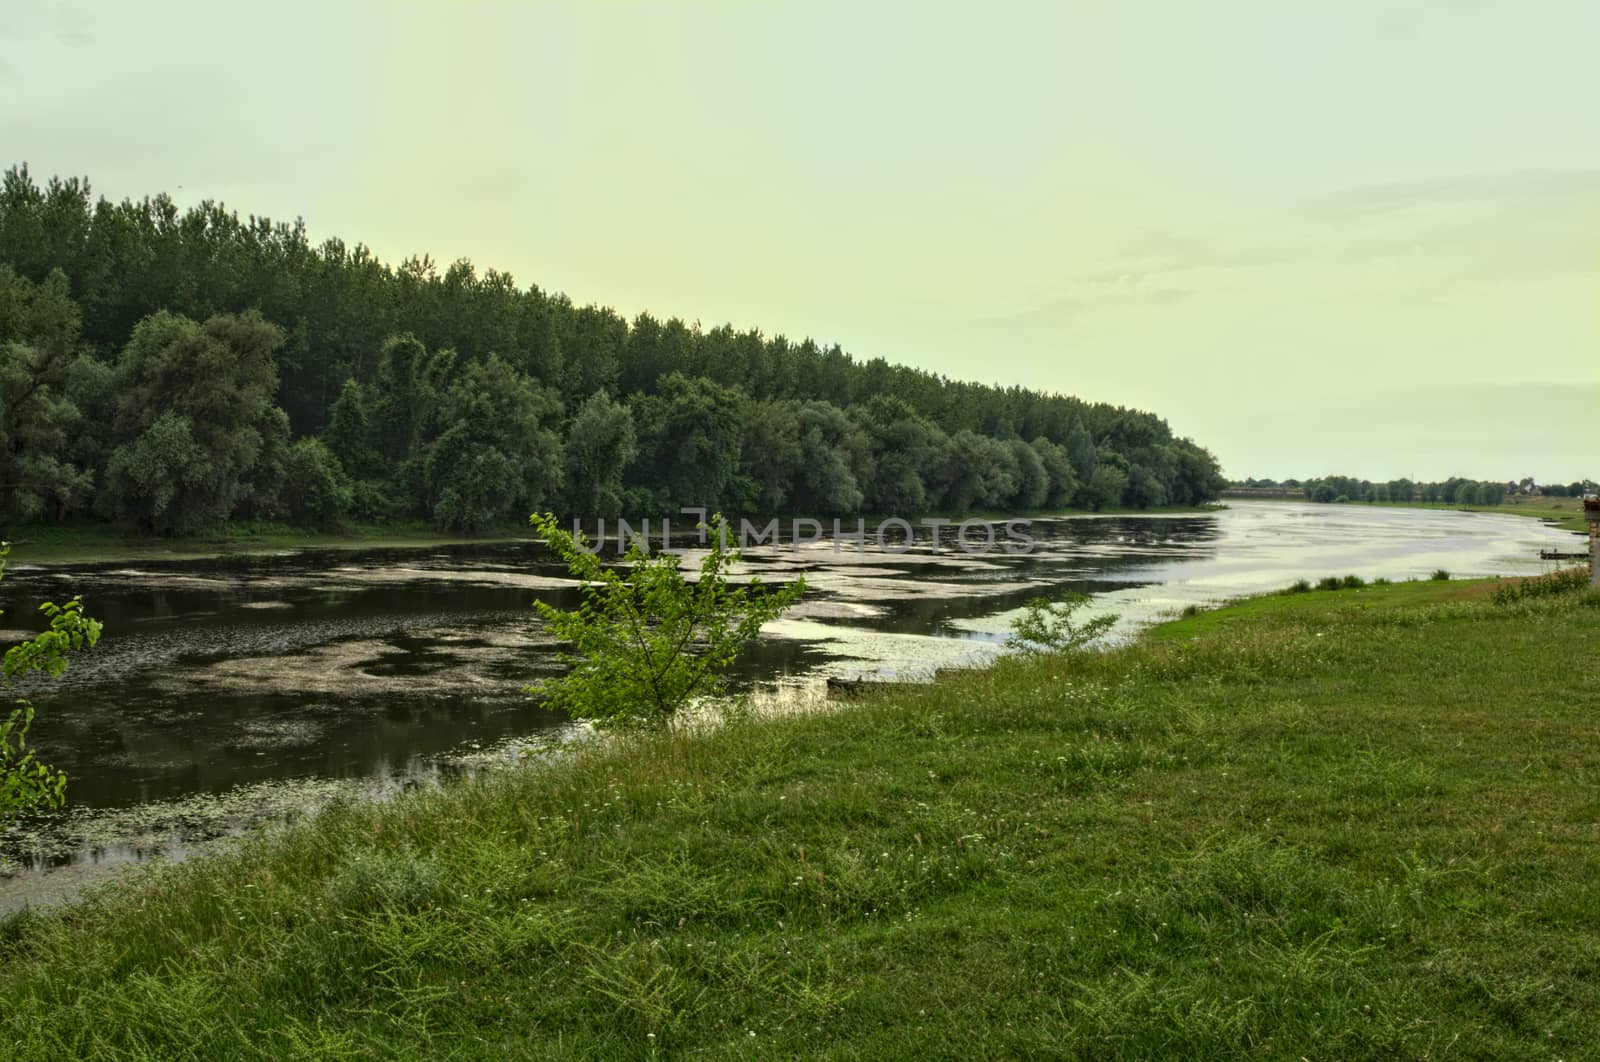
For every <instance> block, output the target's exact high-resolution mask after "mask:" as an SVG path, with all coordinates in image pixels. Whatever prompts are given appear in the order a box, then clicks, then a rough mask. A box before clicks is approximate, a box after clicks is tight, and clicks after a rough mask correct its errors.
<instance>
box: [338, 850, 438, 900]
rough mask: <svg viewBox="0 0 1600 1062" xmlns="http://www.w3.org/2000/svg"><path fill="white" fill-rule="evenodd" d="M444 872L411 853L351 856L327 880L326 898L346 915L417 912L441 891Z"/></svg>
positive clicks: (379, 853) (432, 862)
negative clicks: (335, 874)
mask: <svg viewBox="0 0 1600 1062" xmlns="http://www.w3.org/2000/svg"><path fill="white" fill-rule="evenodd" d="M443 890H444V872H443V870H441V869H440V867H439V864H437V863H435V862H434V861H433V860H431V859H427V858H425V857H422V856H418V855H415V854H414V853H412V852H366V853H362V854H361V855H357V856H355V857H354V858H352V859H351V860H350V861H349V862H348V863H346V864H345V865H344V866H343V867H341V868H340V870H339V873H338V875H337V876H336V877H335V878H334V879H333V880H332V881H330V882H329V883H328V901H329V903H331V904H332V905H333V906H334V907H336V908H338V909H339V910H341V911H345V912H347V913H349V914H365V913H369V912H372V911H379V910H388V911H409V912H415V911H420V910H422V909H423V908H425V907H429V906H432V905H433V904H434V903H435V902H436V901H437V900H438V899H439V898H440V897H441V895H442V894H443Z"/></svg>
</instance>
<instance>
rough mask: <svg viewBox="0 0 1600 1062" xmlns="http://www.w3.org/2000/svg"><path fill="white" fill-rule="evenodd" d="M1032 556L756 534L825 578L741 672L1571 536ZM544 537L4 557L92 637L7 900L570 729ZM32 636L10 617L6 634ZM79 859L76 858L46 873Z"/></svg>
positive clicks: (1419, 524)
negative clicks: (52, 802)
mask: <svg viewBox="0 0 1600 1062" xmlns="http://www.w3.org/2000/svg"><path fill="white" fill-rule="evenodd" d="M1029 531H1030V533H1031V534H1032V535H1033V536H1034V538H1035V539H1036V540H1037V542H1036V545H1035V548H1034V550H1033V552H1032V553H1030V554H1028V555H1026V556H1016V555H1010V554H1006V553H1004V552H1000V551H996V552H993V553H989V554H987V555H983V556H972V555H968V554H965V553H962V552H960V551H958V550H956V549H954V548H951V545H950V538H951V536H950V534H949V532H948V531H947V532H946V533H945V536H944V538H945V543H946V544H945V548H944V549H942V550H941V551H939V552H935V551H934V550H933V548H932V544H931V543H930V542H929V541H927V539H926V537H924V538H923V539H921V540H920V541H919V542H918V543H917V545H916V547H915V548H914V549H913V550H912V551H911V552H908V553H903V554H889V553H885V552H881V551H878V550H877V549H875V548H874V547H873V546H872V544H871V543H872V540H871V536H870V535H869V536H868V545H867V548H866V549H865V550H864V551H858V549H857V547H856V545H855V544H854V543H846V544H843V545H842V546H841V547H840V548H839V549H838V550H837V551H836V550H835V549H834V547H833V545H832V544H830V543H827V542H823V543H819V544H815V545H812V546H809V547H807V548H803V549H801V550H798V551H795V550H791V549H788V548H783V549H779V550H771V549H769V548H765V547H761V548H757V549H755V550H752V551H751V552H750V553H749V554H748V562H747V564H746V565H745V568H746V570H747V571H750V572H754V573H756V574H760V575H761V576H762V577H763V578H764V579H767V580H769V581H772V580H784V579H789V578H793V577H794V576H795V575H798V574H804V575H805V577H806V579H807V582H808V583H809V585H810V587H811V589H810V590H809V592H808V593H807V595H806V597H805V599H804V600H803V601H802V602H801V603H800V605H799V606H797V607H796V608H795V609H794V610H793V611H792V612H791V613H789V614H788V615H786V616H785V617H784V618H783V619H782V620H780V621H778V622H776V623H774V624H772V625H770V626H769V627H768V628H767V629H766V630H765V631H764V632H763V638H762V640H761V641H760V642H759V643H758V644H757V645H755V646H753V647H752V648H751V649H750V650H749V651H748V652H747V653H746V654H745V655H744V656H743V657H742V658H741V660H740V662H739V679H740V682H741V683H742V684H744V685H745V686H746V687H747V688H753V689H758V690H763V691H766V692H765V694H764V695H765V696H768V697H771V696H773V693H772V692H771V691H773V690H774V689H778V690H782V691H784V695H785V696H788V697H790V698H801V699H804V698H807V697H814V696H817V691H818V690H819V688H820V686H821V685H822V683H823V680H824V679H825V678H827V677H829V676H838V677H871V678H887V679H914V678H918V677H925V676H927V675H931V674H932V672H933V671H934V670H936V669H937V668H940V667H946V666H952V665H968V664H976V663H982V662H983V661H984V660H985V659H987V658H989V657H991V656H992V655H993V654H994V653H995V652H997V651H998V650H999V648H1000V645H1001V643H1002V642H1003V641H1004V637H1005V632H1006V630H1007V628H1008V627H1009V625H1010V622H1011V620H1012V619H1013V618H1014V617H1015V615H1016V612H1017V610H1018V609H1019V608H1020V606H1021V605H1022V603H1023V602H1024V601H1026V600H1027V599H1029V598H1031V597H1033V596H1036V595H1038V594H1041V593H1053V592H1059V591H1065V590H1073V591H1079V592H1083V593H1088V594H1091V595H1092V596H1093V598H1094V607H1095V608H1096V609H1101V610H1106V611H1110V612H1114V613H1116V614H1117V615H1118V616H1120V617H1121V620H1120V622H1119V626H1118V630H1119V631H1120V632H1122V633H1124V634H1126V633H1128V632H1130V631H1132V630H1134V629H1136V628H1137V627H1138V626H1140V625H1143V624H1146V623H1149V622H1151V621H1152V620H1155V619H1159V618H1161V617H1162V616H1166V615H1170V614H1173V613H1175V612H1177V611H1179V610H1181V609H1182V608H1183V607H1184V606H1186V605H1189V604H1194V603H1200V604H1203V603H1210V602H1217V601H1221V600H1225V599H1227V598H1231V597H1236V596H1239V595H1242V594H1247V593H1252V592H1258V591H1262V590H1268V589H1274V588H1277V587H1281V586H1284V585H1287V584H1288V583H1291V582H1293V581H1294V580H1295V579H1299V578H1307V579H1312V580H1315V579H1317V578H1319V577H1321V576H1324V575H1344V574H1347V573H1354V574H1358V575H1361V576H1364V577H1366V578H1369V579H1370V578H1374V577H1378V576H1387V577H1389V578H1394V579H1404V578H1411V577H1417V576H1426V575H1427V574H1429V573H1430V572H1432V571H1434V570H1435V569H1437V568H1444V569H1446V570H1448V571H1450V572H1451V573H1453V574H1454V575H1456V576H1458V577H1464V576H1476V575H1494V574H1536V573H1538V572H1540V571H1542V570H1545V569H1547V568H1549V567H1551V566H1552V565H1550V564H1548V563H1544V562H1540V561H1539V560H1538V551H1539V549H1540V548H1541V547H1543V548H1551V547H1557V548H1571V545H1570V544H1571V543H1572V542H1573V541H1574V540H1573V538H1572V536H1571V535H1569V534H1567V533H1564V532H1559V531H1555V530H1553V529H1550V528H1548V527H1546V526H1544V525H1542V524H1540V523H1537V522H1535V521H1532V520H1529V519H1527V518H1525V517H1517V516H1509V515H1498V514H1482V513H1460V512H1446V511H1431V510H1407V509H1388V508H1364V507H1357V506H1349V507H1347V506H1338V507H1334V506H1326V505H1309V504H1297V503H1289V502H1235V503H1233V504H1232V506H1231V507H1230V508H1228V509H1225V510H1221V511H1218V512H1215V513H1207V514H1200V515H1183V516H1150V517H1122V516H1116V517H1077V518H1066V519H1054V520H1047V521H1046V520H1037V521H1034V522H1033V524H1032V526H1031V527H1030V529H1029ZM564 575H565V572H564V569H563V568H562V567H561V566H560V565H559V564H558V563H555V562H554V561H553V559H552V558H551V556H550V555H549V554H548V553H547V552H545V551H543V550H542V549H541V548H540V547H538V546H537V545H535V544H534V543H532V542H527V543H499V544H492V545H491V544H482V545H464V546H450V547H431V548H424V549H411V548H408V549H401V548H394V549H366V550H350V549H336V550H300V551H294V552H286V553H281V554H274V555H260V554H238V555H230V556H223V557H217V558H211V559H206V560H181V561H178V560H175V561H155V560H143V561H140V562H138V563H136V564H128V563H107V564H72V565H64V566H50V567H34V568H30V567H28V566H27V565H25V564H18V565H15V566H13V567H12V569H11V570H10V572H9V573H8V575H7V578H6V580H5V582H4V583H3V584H0V607H3V608H4V609H5V612H6V616H5V617H4V620H3V622H4V623H6V624H7V625H16V626H21V625H22V624H23V623H25V622H27V620H26V618H27V617H31V616H32V614H33V610H34V608H35V606H36V605H37V603H38V602H39V601H41V600H48V599H58V600H59V599H63V598H66V597H69V596H71V595H72V594H82V595H83V597H84V599H85V602H86V605H87V608H88V611H89V612H90V613H91V614H92V615H94V616H95V617H97V618H99V619H100V620H102V621H103V622H104V623H105V628H106V634H105V637H104V639H103V640H102V642H101V643H100V645H99V647H97V648H96V649H95V650H94V651H93V652H92V653H90V654H87V655H84V656H81V657H79V658H77V659H76V660H75V661H74V663H73V665H72V668H71V670H70V671H69V672H68V673H67V674H66V675H65V676H63V677H62V679H61V680H59V681H58V682H56V683H54V684H52V685H51V686H50V687H48V688H41V689H39V690H38V691H37V694H36V698H35V699H36V701H37V703H38V706H39V709H40V713H39V720H38V722H37V723H36V724H35V727H34V731H33V734H32V738H33V743H34V745H35V747H36V749H37V750H38V752H39V755H40V757H41V758H42V759H43V760H45V761H46V762H49V763H52V764H53V765H55V766H57V767H59V768H61V769H62V770H64V771H66V772H67V774H68V776H69V778H70V779H71V782H70V786H69V792H68V796H69V800H70V801H71V804H72V809H71V810H70V811H69V812H68V813H65V814H60V815H54V816H48V817H45V818H44V819H41V820H37V821H33V822H29V823H26V824H23V825H22V826H20V827H17V828H13V829H12V830H11V831H10V833H9V834H4V835H0V910H4V909H6V908H8V907H15V906H17V905H19V904H21V903H24V902H30V901H34V902H36V901H38V900H39V899H48V898H49V897H50V895H51V894H52V893H53V892H55V891H59V884H58V885H51V884H50V883H49V882H48V881H47V879H53V878H57V877H61V878H63V880H65V879H69V878H70V879H73V880H79V879H84V880H87V879H92V878H93V877H94V876H95V868H97V867H98V868H101V869H104V868H105V867H107V866H114V865H116V864H125V863H128V862H130V861H136V860H138V859H141V858H144V857H146V856H149V855H152V854H159V855H164V856H166V857H168V858H171V857H174V856H178V857H181V856H182V855H183V854H185V852H186V851H188V849H189V846H190V845H192V844H194V843H196V842H198V841H204V840H206V839H209V838H212V837H215V836H218V835H222V834H227V833H230V832H237V831H239V830H241V829H245V828H248V827H249V826H251V825H253V824H255V823H258V822H263V821H271V820H274V819H278V818H282V817H283V816H284V815H286V814H288V813H290V812H293V811H295V810H296V809H303V808H307V807H314V806H316V805H318V804H319V803H321V802H324V801H326V800H327V799H329V798H331V797H334V796H339V795H350V794H357V795H378V796H381V795H382V794H384V793H385V792H389V791H392V790H394V789H396V788H400V787H404V786H407V785H412V784H417V783H418V782H420V781H423V780H427V779H431V778H435V777H438V776H439V775H441V774H448V773H452V772H455V771H460V770H463V769H466V770H471V769H475V768H477V767H480V766H483V765H492V764H495V763H505V762H514V761H515V759H516V758H517V756H518V755H519V754H521V753H523V752H525V751H526V750H528V749H529V748H530V747H531V748H538V747H539V746H540V745H541V744H548V743H551V742H559V741H562V740H566V739H569V738H570V737H572V736H573V735H574V733H575V731H574V729H573V728H572V727H571V726H570V725H569V724H568V723H567V722H566V720H564V719H563V718H561V717H560V716H558V715H556V714H555V713H553V712H549V711H545V710H542V709H541V708H540V707H539V706H538V704H537V701H536V699H535V698H533V697H531V696H530V695H529V694H528V693H526V692H525V687H526V686H528V685H529V684H530V683H536V682H537V681H539V679H540V678H541V677H544V676H547V675H549V674H551V673H552V672H553V671H554V668H555V665H554V663H553V659H552V646H551V644H550V641H549V639H548V637H547V636H546V635H545V634H544V633H543V631H542V630H541V628H540V625H539V623H538V621H537V620H536V618H535V616H534V613H533V610H532V608H531V607H530V603H531V602H532V601H533V600H534V599H535V598H540V599H543V600H546V601H551V602H554V603H557V604H571V603H573V602H575V601H576V591H575V589H574V587H573V585H572V584H571V583H570V582H569V581H568V580H567V579H565V577H564ZM20 634H21V632H20V631H14V632H4V631H0V641H3V640H6V639H7V637H8V635H9V637H10V638H15V637H19V636H20ZM62 868H67V869H68V870H69V871H71V873H66V874H57V873H56V872H57V871H60V870H62Z"/></svg>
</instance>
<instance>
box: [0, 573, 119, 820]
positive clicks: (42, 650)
mask: <svg viewBox="0 0 1600 1062" xmlns="http://www.w3.org/2000/svg"><path fill="white" fill-rule="evenodd" d="M10 552H11V547H10V545H9V544H8V543H5V542H0V578H3V577H4V576H5V570H6V557H7V555H8V554H10ZM39 611H41V612H43V613H44V614H45V616H46V617H48V618H49V620H50V626H49V629H47V630H44V631H41V632H40V633H39V634H36V635H34V636H33V637H32V638H30V639H29V640H28V641H25V642H22V643H21V644H20V645H13V646H12V647H11V648H10V649H7V650H6V655H5V658H4V660H3V662H0V688H5V687H9V686H10V685H11V683H12V681H13V680H15V679H17V678H18V677H20V676H22V675H26V674H28V673H30V672H34V671H37V672H41V673H43V674H44V675H46V676H48V677H49V678H55V677H56V676H57V675H59V674H61V673H62V672H63V671H65V670H66V669H67V655H68V654H69V653H72V652H75V651H77V650H80V649H87V648H89V647H91V646H93V645H94V643H95V642H97V641H99V640H100V621H98V620H93V619H90V618H89V617H88V616H85V615H84V614H83V600H82V599H81V598H76V597H75V598H73V599H72V600H71V601H68V602H67V603H66V604H65V605H55V604H52V603H50V602H48V601H46V602H45V603H44V604H42V605H40V606H39ZM0 615H4V613H0ZM33 717H34V710H33V705H32V704H31V703H30V702H28V701H26V700H22V699H18V700H17V702H16V707H15V708H13V709H12V710H11V714H10V715H8V716H6V717H5V721H4V722H0V824H3V823H4V822H5V821H6V820H7V819H9V818H11V817H12V816H15V815H19V814H22V813H23V812H26V811H32V810H35V809H38V808H51V807H60V806H61V805H62V804H63V803H65V801H66V788H67V776H66V775H64V774H62V773H61V772H60V771H58V770H56V769H55V768H53V767H51V766H49V765H48V764H44V763H40V762H39V761H38V759H36V758H35V757H34V755H33V751H32V750H31V749H29V748H28V728H29V727H31V726H32V725H33Z"/></svg>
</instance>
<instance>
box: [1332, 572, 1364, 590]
mask: <svg viewBox="0 0 1600 1062" xmlns="http://www.w3.org/2000/svg"><path fill="white" fill-rule="evenodd" d="M1339 585H1340V586H1342V587H1343V588H1344V589H1346V590H1360V589H1361V588H1362V587H1363V586H1366V585H1367V581H1366V580H1365V579H1363V578H1361V576H1359V575H1347V576H1345V577H1344V578H1343V579H1341V580H1340V581H1339Z"/></svg>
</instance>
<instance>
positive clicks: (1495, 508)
mask: <svg viewBox="0 0 1600 1062" xmlns="http://www.w3.org/2000/svg"><path fill="white" fill-rule="evenodd" d="M1229 500H1231V501H1238V500H1240V499H1237V498H1233V499H1229ZM1252 500H1255V501H1269V502H1271V501H1294V502H1304V501H1306V500H1307V499H1305V498H1256V499H1252ZM1330 504H1335V503H1330ZM1337 504H1340V505H1349V506H1369V507H1370V506H1377V507H1381V508H1385V509H1453V510H1456V511H1457V512H1468V513H1507V514H1510V515H1512V516H1531V517H1533V518H1534V519H1535V520H1547V521H1549V522H1550V523H1551V524H1553V525H1555V526H1556V527H1558V528H1560V529H1561V530H1563V531H1574V532H1577V533H1579V534H1586V533H1587V532H1588V530H1589V524H1588V522H1587V521H1586V520H1585V519H1584V516H1583V499H1581V498H1546V497H1542V496H1541V497H1534V498H1524V497H1508V498H1506V500H1505V501H1504V502H1502V503H1501V504H1499V505H1462V504H1460V503H1459V502H1424V501H1410V502H1341V503H1337Z"/></svg>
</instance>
